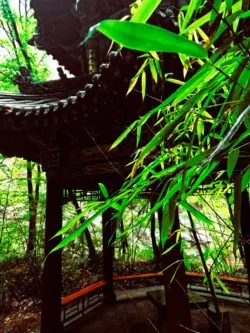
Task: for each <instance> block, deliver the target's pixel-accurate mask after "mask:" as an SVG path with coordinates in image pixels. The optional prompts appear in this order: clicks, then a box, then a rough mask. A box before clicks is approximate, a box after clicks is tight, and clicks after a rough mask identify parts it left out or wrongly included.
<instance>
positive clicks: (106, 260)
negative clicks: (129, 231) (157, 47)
mask: <svg viewBox="0 0 250 333" xmlns="http://www.w3.org/2000/svg"><path fill="white" fill-rule="evenodd" d="M113 213H114V211H113V209H112V208H108V209H107V210H106V211H105V212H103V214H102V235H103V279H104V280H105V281H106V283H107V284H106V286H105V287H104V289H103V294H104V302H105V303H109V304H112V303H114V302H115V300H116V295H115V292H114V285H113V261H114V246H113V242H114V241H115V237H116V234H115V223H114V220H113V219H112V216H113Z"/></svg>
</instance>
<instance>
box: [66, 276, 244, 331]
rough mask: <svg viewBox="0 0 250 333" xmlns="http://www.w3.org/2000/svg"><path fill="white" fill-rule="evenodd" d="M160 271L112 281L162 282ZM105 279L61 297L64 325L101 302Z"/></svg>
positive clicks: (227, 278)
mask: <svg viewBox="0 0 250 333" xmlns="http://www.w3.org/2000/svg"><path fill="white" fill-rule="evenodd" d="M186 275H187V277H188V280H189V281H190V282H191V281H194V280H196V279H197V280H201V279H203V278H204V277H205V274H204V273H198V272H186ZM162 277H163V273H162V272H156V273H154V272H153V273H144V274H135V275H123V276H114V277H113V281H114V282H122V281H126V280H139V279H151V278H156V279H157V280H159V283H160V284H162ZM219 278H220V279H221V280H222V281H223V282H226V283H235V284H237V285H245V286H247V285H248V283H249V282H248V279H243V278H237V277H231V276H225V275H219ZM106 284H107V283H106V281H105V280H100V281H98V282H96V283H93V284H91V285H89V286H87V287H85V288H83V289H81V290H79V291H77V292H75V293H73V294H71V295H69V296H66V297H63V298H62V301H61V304H62V318H61V319H62V323H63V325H64V327H66V326H68V325H70V324H71V323H72V322H75V321H77V320H79V319H81V318H83V316H84V315H85V314H86V313H88V312H89V311H91V310H93V309H94V308H95V307H97V306H98V305H99V304H102V299H103V296H102V295H103V293H102V288H103V287H104V286H105V285H106Z"/></svg>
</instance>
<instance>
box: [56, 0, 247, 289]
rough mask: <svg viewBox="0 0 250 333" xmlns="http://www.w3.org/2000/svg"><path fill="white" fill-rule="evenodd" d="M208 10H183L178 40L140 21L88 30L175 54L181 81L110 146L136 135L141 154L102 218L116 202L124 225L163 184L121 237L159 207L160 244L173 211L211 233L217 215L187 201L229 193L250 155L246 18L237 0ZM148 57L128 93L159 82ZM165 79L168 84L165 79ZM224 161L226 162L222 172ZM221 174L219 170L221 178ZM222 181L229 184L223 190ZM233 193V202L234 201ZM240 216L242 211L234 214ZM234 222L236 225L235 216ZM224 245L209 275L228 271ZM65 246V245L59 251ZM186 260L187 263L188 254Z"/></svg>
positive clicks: (194, 5)
mask: <svg viewBox="0 0 250 333" xmlns="http://www.w3.org/2000/svg"><path fill="white" fill-rule="evenodd" d="M142 3H143V1H142ZM144 3H146V1H145V2H144ZM149 3H151V4H152V6H153V4H155V2H154V1H151V2H149ZM206 4H207V2H206V1H202V0H198V1H197V0H191V1H190V3H189V5H188V6H187V7H186V8H185V9H183V10H180V12H179V15H178V22H179V35H175V34H172V33H169V32H167V31H165V30H162V29H160V28H158V27H154V26H150V25H147V24H145V23H144V22H145V20H144V19H142V20H141V22H139V20H137V22H136V23H134V22H124V21H122V22H118V21H112V20H106V21H102V22H100V23H99V24H98V25H96V26H95V27H94V28H93V29H92V30H91V33H90V35H91V34H93V32H94V31H95V30H98V31H100V32H102V33H104V34H105V35H107V36H108V37H111V38H112V39H113V40H114V41H116V42H117V43H119V44H121V45H123V46H125V47H128V48H132V49H135V50H141V51H143V52H151V51H165V52H176V53H179V57H180V60H181V63H182V65H183V73H184V80H183V81H181V82H176V83H178V84H179V85H180V86H179V87H178V88H177V90H176V91H175V92H174V93H173V94H171V95H170V96H168V97H167V98H166V99H165V100H164V101H163V102H161V103H160V104H159V105H158V106H157V107H155V108H154V109H153V110H149V111H148V112H147V113H146V114H145V115H142V116H141V117H140V119H137V120H135V121H134V122H133V123H132V124H131V125H130V126H129V127H128V128H127V129H126V130H125V131H124V133H122V134H121V135H120V136H119V138H118V139H117V140H116V141H115V143H114V144H113V146H112V148H114V147H116V146H117V145H119V144H120V143H121V142H122V141H123V140H125V139H126V138H127V136H128V135H129V134H130V133H132V134H135V137H136V145H137V147H138V150H137V154H136V156H135V158H134V160H133V161H132V163H131V165H132V168H131V173H130V177H129V178H128V179H127V180H126V181H125V182H124V184H123V185H122V187H121V189H120V191H119V192H118V193H117V194H115V195H114V196H113V197H108V198H107V200H105V202H104V203H100V204H99V207H98V208H97V209H98V211H99V213H101V212H103V211H104V210H106V209H107V208H108V207H110V206H111V205H112V206H114V203H116V205H117V214H116V217H117V218H118V220H121V219H122V217H123V214H124V211H125V209H126V207H128V206H129V205H130V204H131V203H132V202H133V200H134V199H135V198H138V197H140V196H141V195H142V194H143V193H144V192H146V191H147V190H150V189H151V188H157V186H158V185H159V184H161V187H160V191H159V195H158V198H157V200H156V202H155V204H154V206H153V207H151V208H150V209H148V210H147V211H145V213H144V215H143V216H140V217H139V218H138V219H137V221H136V222H135V223H134V224H133V225H129V226H127V228H126V230H125V231H124V232H122V233H120V235H119V236H118V238H120V237H122V236H124V235H127V234H130V233H131V231H132V230H137V229H138V228H140V227H141V226H145V225H147V223H148V222H149V221H150V219H151V217H152V216H153V215H154V214H155V212H156V211H158V210H159V209H161V208H162V209H163V212H165V215H164V216H165V219H164V220H163V224H164V225H163V227H162V232H161V242H162V244H163V245H164V244H165V242H166V240H167V239H168V237H171V233H169V231H171V227H172V224H173V223H172V217H173V216H174V212H175V209H176V207H182V208H183V209H184V210H186V211H189V212H190V213H191V214H192V215H193V216H194V217H195V218H196V219H195V223H196V224H197V223H200V222H199V221H202V222H205V223H204V224H203V225H204V227H206V228H210V229H209V230H211V228H215V229H216V228H217V226H218V225H220V223H218V221H216V218H217V215H216V214H215V215H214V214H213V216H212V217H210V216H209V215H208V213H207V211H202V212H201V211H200V210H199V209H196V208H195V207H194V206H193V205H192V204H191V203H190V202H189V200H190V197H191V196H193V195H194V194H196V193H197V191H199V189H200V187H201V186H202V185H203V184H204V183H209V184H210V185H211V187H212V188H213V189H214V193H220V194H221V195H224V194H225V193H230V191H231V190H232V185H231V180H232V178H233V177H235V174H236V173H235V172H236V171H235V170H236V169H237V168H236V167H237V163H238V161H239V159H241V158H242V157H244V151H245V150H247V149H248V151H249V112H250V111H249V107H248V96H249V92H250V91H249V90H250V85H249V80H250V75H249V74H250V63H249V38H247V37H244V35H243V34H242V27H243V26H244V19H245V18H246V17H247V16H248V12H247V11H246V8H245V7H244V6H245V5H244V2H243V1H241V0H240V1H217V0H216V1H214V2H211V4H212V7H211V9H209V11H208V10H207V9H206V8H207V6H206ZM141 8H142V7H141ZM145 15H146V16H147V14H145ZM142 17H143V16H142ZM135 32H136V33H135ZM88 37H89V36H88ZM199 44H200V45H199ZM201 44H202V45H203V46H201ZM151 56H152V55H151V54H150V53H149V54H148V55H146V60H145V61H144V63H143V64H142V66H141V68H140V69H139V71H138V72H137V74H136V75H135V76H134V78H132V80H131V83H130V87H129V90H128V92H130V91H131V90H132V89H133V88H134V87H135V85H136V83H137V81H138V79H139V78H141V90H142V96H143V97H144V96H145V93H146V83H147V82H146V74H145V73H146V70H147V69H148V68H149V69H150V72H151V75H152V78H153V80H154V81H155V82H157V75H158V74H159V72H158V71H157V70H156V66H154V68H153V67H152V63H151V65H150V64H149V61H150V57H151ZM142 57H145V55H142ZM198 58H200V59H198ZM201 59H204V60H201ZM194 68H195V70H194ZM189 72H190V73H192V75H191V74H189ZM156 73H157V75H156ZM188 74H189V75H188ZM166 77H167V79H168V75H166ZM174 79H175V78H174ZM155 119H157V120H155ZM148 127H150V128H151V132H152V133H155V134H154V135H153V136H152V137H151V138H150V139H149V140H148V141H146V142H145V138H143V145H142V146H140V142H141V141H142V140H141V136H142V133H144V130H145V131H146V129H147V128H148ZM225 160H228V163H227V170H225V167H224V166H223V162H224V161H225ZM218 169H222V170H221V171H220V172H218ZM237 176H238V177H240V179H242V182H240V185H239V186H238V187H237V191H240V190H242V189H244V188H247V186H248V184H249V167H247V168H245V169H244V170H240V172H238V175H237ZM243 179H244V180H243ZM225 182H226V184H228V185H226V186H225ZM237 193H239V192H236V193H235V194H236V197H237V196H238V195H239V194H237ZM236 202H237V201H236ZM238 210H239V205H238V209H237V207H236V210H235V211H236V212H237V211H238ZM97 214H98V213H97ZM96 217H97V215H96V213H95V214H93V215H92V216H91V217H90V219H88V222H91V220H93V219H94V218H96ZM215 217H216V218H215ZM235 218H236V220H237V214H236V215H235ZM235 218H234V219H235ZM88 222H86V223H88ZM231 225H232V218H231ZM238 225H239V221H238V220H237V225H236V224H235V228H234V229H235V238H234V245H235V246H236V245H237V239H238V238H237V237H238V235H236V234H237V233H238V230H239V229H238ZM74 232H76V233H77V231H74ZM78 232H80V229H78ZM209 232H210V231H209ZM72 239H73V237H71V240H72ZM215 243H216V241H215ZM229 243H230V246H231V248H232V244H233V241H232V234H230V235H229V236H228V239H227V240H225V239H224V238H223V240H222V243H221V242H219V238H218V239H217V245H218V244H219V245H220V246H219V247H218V246H217V245H215V246H214V251H211V252H209V253H206V257H207V259H209V258H210V257H212V260H213V261H214V263H213V264H212V265H211V269H213V268H214V267H219V266H220V265H221V266H220V269H221V270H223V269H227V268H226V266H225V265H224V266H223V265H222V260H221V257H222V256H223V255H224V254H225V253H224V250H225V249H227V246H228V244H229ZM65 244H66V243H65V240H64V241H63V242H62V243H61V244H59V247H61V246H63V245H65ZM225 251H226V250H225ZM185 260H186V262H188V258H187V255H186V256H185ZM223 267H224V268H223ZM217 282H219V283H220V281H218V280H217ZM222 287H223V286H222Z"/></svg>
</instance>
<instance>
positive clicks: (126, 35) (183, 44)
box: [95, 20, 207, 58]
mask: <svg viewBox="0 0 250 333" xmlns="http://www.w3.org/2000/svg"><path fill="white" fill-rule="evenodd" d="M95 29H96V30H98V31H99V32H101V33H103V34H104V35H105V36H107V37H109V38H111V39H112V40H114V41H115V42H117V43H119V44H121V45H122V46H125V47H127V48H129V49H133V50H137V51H143V52H151V51H155V52H175V53H183V54H187V55H189V56H191V57H196V58H206V57H207V51H206V50H205V49H204V48H203V47H202V46H200V45H198V44H196V43H194V42H192V41H190V40H188V39H186V38H184V37H182V36H180V35H177V34H175V33H173V32H171V31H168V30H166V29H163V28H160V27H158V26H154V25H151V24H146V23H145V24H143V23H134V22H127V21H118V20H104V21H102V22H100V23H98V24H97V25H96V27H95Z"/></svg>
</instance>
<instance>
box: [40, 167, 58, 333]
mask: <svg viewBox="0 0 250 333" xmlns="http://www.w3.org/2000/svg"><path fill="white" fill-rule="evenodd" d="M46 176H47V198H46V224H45V256H47V255H48V254H49V253H50V251H51V250H52V249H53V248H54V247H55V246H56V245H57V244H58V242H59V241H60V237H57V238H55V239H53V240H51V237H53V236H54V234H55V233H56V232H57V231H58V230H59V229H61V227H62V188H61V187H60V183H59V176H58V172H56V171H48V172H47V175H46ZM61 259H62V253H61V251H56V252H54V253H52V254H51V255H49V256H48V257H47V259H46V260H45V263H44V270H43V275H42V286H41V289H42V290H41V298H42V316H41V330H40V332H41V333H61V332H62V326H61V289H62V265H61Z"/></svg>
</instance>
